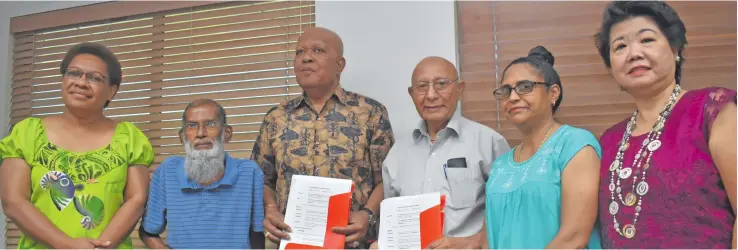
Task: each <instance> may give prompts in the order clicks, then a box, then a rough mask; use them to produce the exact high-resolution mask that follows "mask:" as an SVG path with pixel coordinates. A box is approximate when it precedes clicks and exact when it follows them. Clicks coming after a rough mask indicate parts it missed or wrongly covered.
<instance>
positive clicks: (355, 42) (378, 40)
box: [315, 1, 457, 138]
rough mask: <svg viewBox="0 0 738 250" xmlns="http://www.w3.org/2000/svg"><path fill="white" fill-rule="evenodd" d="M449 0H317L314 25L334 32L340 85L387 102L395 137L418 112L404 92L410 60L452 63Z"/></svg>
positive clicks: (451, 4)
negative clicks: (340, 54) (340, 49)
mask: <svg viewBox="0 0 738 250" xmlns="http://www.w3.org/2000/svg"><path fill="white" fill-rule="evenodd" d="M454 6H455V5H454V2H453V1H424V2H420V1H403V2H395V1H318V2H316V3H315V18H316V19H315V20H316V26H320V27H324V28H327V29H331V30H333V31H335V32H336V33H338V35H339V36H341V38H342V39H343V43H344V57H345V58H346V69H345V71H344V73H343V74H342V75H341V85H342V86H343V87H344V88H346V89H347V90H351V91H354V92H357V93H360V94H364V95H367V96H369V97H372V98H374V99H376V100H378V101H379V102H381V103H383V104H384V105H385V106H387V109H388V111H389V115H390V122H391V123H392V127H393V130H394V133H395V137H396V138H402V137H409V136H410V132H408V131H410V130H411V129H412V128H414V127H415V126H416V125H417V124H418V122H419V121H420V116H419V115H418V113H417V111H416V110H415V106H413V103H412V100H411V99H410V96H409V95H408V93H407V87H408V86H410V77H411V75H412V71H413V69H414V68H415V65H416V64H417V63H418V62H420V60H421V59H423V58H424V57H426V56H440V57H443V58H446V59H448V60H449V61H451V62H452V63H454V65H457V61H456V55H457V53H456V52H457V43H456V33H455V31H456V17H455V15H456V11H455V8H454Z"/></svg>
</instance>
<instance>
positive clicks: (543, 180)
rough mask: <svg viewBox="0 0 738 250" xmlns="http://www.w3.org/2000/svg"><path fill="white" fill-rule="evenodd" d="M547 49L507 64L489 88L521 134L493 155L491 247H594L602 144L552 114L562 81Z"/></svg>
mask: <svg viewBox="0 0 738 250" xmlns="http://www.w3.org/2000/svg"><path fill="white" fill-rule="evenodd" d="M553 63H554V58H553V55H551V53H549V52H548V51H547V50H546V49H545V48H543V47H541V46H538V47H536V48H533V49H532V50H531V52H530V54H529V55H528V57H522V58H518V59H517V60H515V61H513V62H512V63H511V64H510V65H508V66H507V68H506V69H505V71H504V72H503V76H502V81H501V82H502V87H500V88H498V89H497V90H495V91H494V95H495V98H497V99H498V100H500V103H501V105H502V107H503V112H504V115H505V117H506V118H507V120H509V121H511V122H512V123H513V124H515V126H516V127H517V128H518V129H519V130H520V132H521V133H522V134H523V140H522V143H521V144H520V145H517V146H516V147H515V148H513V149H512V150H511V151H510V152H508V153H507V154H504V155H502V156H501V157H499V158H497V159H496V160H495V162H494V163H493V165H492V171H491V173H490V176H489V179H488V181H487V186H486V195H487V201H486V219H487V236H488V237H487V239H488V241H489V242H488V243H489V247H490V248H493V249H499V248H566V249H571V248H599V247H600V238H599V236H598V235H597V231H596V230H593V227H594V226H595V219H596V217H597V193H598V192H597V189H598V184H599V166H600V146H599V144H598V143H597V139H596V138H595V137H594V136H593V135H592V133H590V132H589V131H587V130H584V129H580V128H575V127H572V126H569V125H565V124H560V123H558V122H556V121H555V120H554V119H553V114H554V112H556V109H557V108H558V107H559V105H560V104H561V100H562V97H563V95H562V92H563V89H562V86H561V80H560V79H559V76H558V74H557V73H556V71H555V70H554V69H553Z"/></svg>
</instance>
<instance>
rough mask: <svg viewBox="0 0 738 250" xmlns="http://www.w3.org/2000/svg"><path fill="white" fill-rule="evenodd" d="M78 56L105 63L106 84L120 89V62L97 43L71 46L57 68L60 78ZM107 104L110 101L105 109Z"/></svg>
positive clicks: (121, 77) (121, 72)
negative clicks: (89, 57) (98, 59)
mask: <svg viewBox="0 0 738 250" xmlns="http://www.w3.org/2000/svg"><path fill="white" fill-rule="evenodd" d="M79 54H90V55H93V56H96V57H98V58H100V60H102V61H103V62H105V67H106V68H107V71H108V72H107V73H108V84H110V85H111V86H116V87H118V88H120V83H121V81H122V80H123V70H122V67H121V65H120V62H119V61H118V58H117V57H116V56H115V54H113V52H111V51H110V50H109V49H108V48H107V47H105V46H104V45H102V44H99V43H80V44H77V45H74V46H72V48H70V49H69V50H68V51H67V54H66V55H64V60H62V62H61V65H60V66H59V72H61V74H62V76H63V75H64V74H66V73H67V68H69V64H70V63H71V62H72V60H73V59H74V58H75V57H77V55H79ZM108 104H110V101H108V102H106V103H105V107H106V108H107V107H108Z"/></svg>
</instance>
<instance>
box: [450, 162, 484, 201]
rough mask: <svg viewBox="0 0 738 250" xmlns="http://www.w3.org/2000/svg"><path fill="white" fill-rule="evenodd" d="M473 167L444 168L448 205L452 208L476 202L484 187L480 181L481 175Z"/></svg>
mask: <svg viewBox="0 0 738 250" xmlns="http://www.w3.org/2000/svg"><path fill="white" fill-rule="evenodd" d="M467 166H468V165H467ZM478 172H479V170H478V169H475V168H470V167H466V168H446V176H447V179H448V185H449V189H450V190H449V195H450V196H451V197H448V200H450V202H449V204H448V206H449V207H452V208H468V207H472V206H475V205H476V204H477V198H478V197H479V194H480V192H481V190H482V188H483V187H484V185H482V183H480V180H479V179H481V176H480V175H479V173H478Z"/></svg>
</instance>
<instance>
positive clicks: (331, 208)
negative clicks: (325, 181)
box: [284, 184, 354, 249]
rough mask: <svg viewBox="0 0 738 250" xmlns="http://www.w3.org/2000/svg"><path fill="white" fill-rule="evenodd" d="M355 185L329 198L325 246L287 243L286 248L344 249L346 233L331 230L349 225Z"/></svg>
mask: <svg viewBox="0 0 738 250" xmlns="http://www.w3.org/2000/svg"><path fill="white" fill-rule="evenodd" d="M353 192H354V185H353V184H352V185H351V191H349V192H348V193H343V194H337V195H334V196H331V197H330V198H328V221H327V222H326V225H325V239H324V240H323V246H322V247H318V246H312V245H304V244H297V243H287V245H285V246H284V248H285V249H343V248H344V245H345V244H346V235H342V234H337V233H334V232H333V231H331V229H332V228H333V227H345V226H347V225H348V221H349V215H350V213H351V194H352V193H353Z"/></svg>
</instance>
